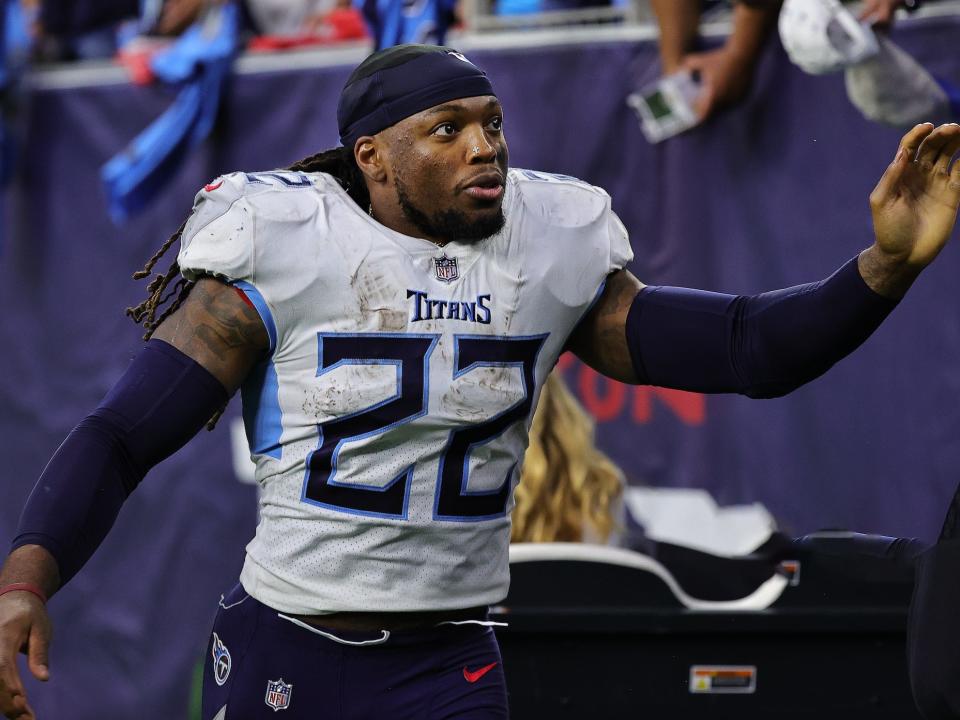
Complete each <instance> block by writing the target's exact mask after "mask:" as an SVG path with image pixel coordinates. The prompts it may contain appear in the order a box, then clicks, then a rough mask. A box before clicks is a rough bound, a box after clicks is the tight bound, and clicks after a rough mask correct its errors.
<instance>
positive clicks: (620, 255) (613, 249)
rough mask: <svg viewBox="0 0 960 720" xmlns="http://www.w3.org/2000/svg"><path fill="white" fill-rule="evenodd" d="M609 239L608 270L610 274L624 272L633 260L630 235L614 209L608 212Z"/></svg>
mask: <svg viewBox="0 0 960 720" xmlns="http://www.w3.org/2000/svg"><path fill="white" fill-rule="evenodd" d="M607 237H608V238H609V241H610V263H609V267H608V268H607V274H609V273H611V272H613V271H614V270H622V269H623V268H625V267H626V266H627V263H629V262H630V261H631V260H633V248H632V247H631V246H630V234H629V233H628V232H627V228H626V227H624V225H623V223H622V222H621V221H620V218H619V217H618V216H617V214H616V213H615V212H614V211H613V210H612V209H608V210H607Z"/></svg>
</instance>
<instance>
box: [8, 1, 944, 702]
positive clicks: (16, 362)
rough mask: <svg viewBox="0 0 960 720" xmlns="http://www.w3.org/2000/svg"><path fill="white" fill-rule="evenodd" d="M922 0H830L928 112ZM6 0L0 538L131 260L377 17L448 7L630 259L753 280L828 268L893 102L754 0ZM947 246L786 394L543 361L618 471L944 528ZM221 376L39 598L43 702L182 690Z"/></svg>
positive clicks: (215, 508) (860, 212) (514, 149)
mask: <svg viewBox="0 0 960 720" xmlns="http://www.w3.org/2000/svg"><path fill="white" fill-rule="evenodd" d="M811 1H812V0H811ZM915 5H916V3H912V2H911V3H904V2H889V3H883V2H879V0H875V1H873V2H868V3H853V4H851V5H850V6H849V11H850V13H851V14H852V15H853V16H855V17H858V18H860V17H861V16H863V17H864V19H865V20H867V21H868V22H872V23H875V26H876V29H877V31H878V34H879V35H880V36H882V37H884V38H888V39H889V40H892V41H893V42H894V43H896V45H897V46H898V47H899V48H902V49H903V51H905V52H906V53H907V54H909V56H910V57H911V58H912V59H913V60H914V61H915V62H916V63H917V65H918V66H920V67H922V69H924V70H925V71H926V72H927V73H929V75H930V77H932V78H935V79H936V80H937V83H938V87H940V88H942V89H943V96H942V97H941V96H939V95H938V96H937V98H936V99H939V100H943V98H946V105H943V103H941V105H940V106H937V109H938V112H939V111H940V110H942V109H943V108H945V107H946V108H954V109H955V108H957V107H958V106H957V105H956V99H955V97H953V96H952V95H951V93H952V92H953V90H952V88H953V87H955V86H957V85H960V2H957V1H956V0H939V1H931V2H926V3H924V4H923V5H922V6H921V7H919V8H917V7H914V6H915ZM907 6H909V7H907ZM4 9H5V11H6V14H5V16H4V18H3V23H4V26H3V31H2V33H0V35H2V42H3V47H2V48H0V58H2V68H0V98H2V100H0V148H2V154H0V181H2V183H3V184H2V192H0V304H2V312H0V345H2V347H3V353H2V355H0V369H2V370H0V451H2V457H3V467H2V469H0V478H2V485H0V488H2V489H0V538H8V539H10V538H12V536H13V534H14V529H15V527H16V523H17V518H18V515H19V512H20V509H21V508H22V506H23V503H24V501H25V499H26V497H27V495H28V493H29V491H30V489H31V488H32V486H33V483H34V482H35V480H36V478H37V476H38V475H39V473H40V471H41V470H42V468H43V465H44V463H45V462H46V460H47V459H48V458H49V456H50V455H51V453H52V452H53V451H54V450H55V449H56V447H57V445H58V444H59V443H60V442H61V441H62V440H63V438H64V437H65V436H66V434H67V433H68V432H69V430H70V429H71V428H72V427H73V426H74V425H75V424H76V423H77V422H78V421H79V420H80V419H81V418H82V417H83V416H84V415H85V414H86V413H87V412H88V411H89V410H90V409H91V408H93V407H94V406H95V405H96V403H97V402H98V401H99V400H100V399H101V398H102V396H103V395H104V394H105V392H106V390H107V389H108V388H109V387H110V386H111V385H112V383H113V382H114V381H115V380H116V379H117V378H118V377H119V375H120V374H121V372H122V371H123V369H124V367H125V366H126V364H127V363H128V362H129V360H130V359H131V357H132V356H133V355H134V353H135V352H136V351H137V349H138V347H139V345H140V332H139V329H138V328H137V327H135V326H134V325H133V324H132V323H131V322H130V321H129V320H128V319H127V318H126V317H125V316H124V312H123V311H124V309H125V308H126V307H128V306H131V305H135V304H137V303H138V302H139V301H140V299H141V298H142V296H143V293H144V292H145V289H144V288H143V283H138V282H134V281H133V280H132V279H131V275H132V273H133V272H134V271H135V270H138V269H139V268H140V267H141V266H142V265H143V263H144V262H145V261H146V259H147V258H149V257H150V256H151V255H153V253H154V252H155V251H156V250H157V248H158V247H159V246H160V244H161V243H162V242H163V241H164V240H165V239H166V238H167V237H168V236H169V235H170V234H171V233H173V232H174V231H176V229H177V228H178V226H179V225H180V223H181V222H182V221H183V220H184V218H185V217H186V216H187V214H188V213H189V212H190V207H191V203H192V198H193V196H194V194H195V193H196V192H197V191H198V190H199V189H200V188H202V187H203V185H204V184H205V183H207V182H209V181H210V180H211V179H213V178H215V177H216V176H217V175H220V174H222V173H226V172H230V171H234V170H246V171H253V170H269V169H272V168H278V167H283V166H286V165H289V164H290V163H292V162H294V161H296V160H298V159H299V158H301V157H304V156H306V155H309V154H312V153H314V152H317V151H319V150H322V149H325V148H329V147H333V146H335V145H336V144H338V140H337V132H336V120H335V110H336V103H337V98H338V95H339V92H340V89H341V88H342V86H343V83H344V81H345V79H346V77H347V75H348V74H349V72H350V70H351V69H352V67H353V66H355V65H356V63H358V62H359V61H361V60H362V59H363V58H364V57H366V55H368V54H369V53H370V52H371V51H372V49H373V47H374V46H375V45H377V44H379V45H380V46H384V45H390V44H395V43H397V42H409V41H436V40H438V39H442V40H443V41H444V42H445V43H446V44H449V45H453V46H455V47H457V48H458V49H460V50H462V51H464V52H466V53H468V54H469V57H470V58H471V59H472V60H473V61H474V62H475V63H476V64H477V65H478V66H480V67H481V68H483V69H484V70H485V71H486V72H487V73H488V75H489V76H490V77H491V79H492V81H493V84H494V87H495V88H496V89H497V92H498V95H499V97H500V99H501V102H502V104H503V106H504V108H505V132H506V135H507V138H508V141H509V144H510V151H511V164H512V165H513V166H515V167H523V168H532V169H537V170H543V171H547V172H555V173H563V174H567V175H574V176H577V177H580V178H582V179H584V180H586V181H588V182H590V183H593V184H596V185H599V186H602V187H603V188H605V189H606V190H607V191H608V192H609V193H610V194H611V195H612V197H613V206H614V209H615V210H616V211H617V213H618V214H619V215H620V217H621V218H622V219H623V221H624V223H625V225H626V227H627V228H628V230H629V231H630V235H631V238H632V243H633V249H634V253H635V260H634V261H633V263H632V265H631V267H630V269H631V270H632V272H633V273H634V274H635V275H636V276H637V277H639V278H640V279H641V280H642V281H644V282H646V283H648V284H669V285H680V286H691V287H699V288H704V289H710V290H716V291H722V292H732V293H754V292H760V291H763V290H767V289H774V288H778V287H785V286H789V285H793V284H799V283H803V282H809V281H812V280H817V279H820V278H822V277H825V276H826V275H827V274H829V273H831V272H832V271H833V270H834V269H836V268H837V267H839V266H840V265H841V264H842V263H843V262H845V261H846V260H848V259H849V258H851V257H853V256H854V255H855V254H856V253H857V252H859V251H860V250H861V249H863V248H864V247H866V246H867V245H869V244H870V243H871V242H872V230H871V221H870V214H869V208H868V204H867V196H868V194H869V193H870V191H871V189H872V188H873V186H874V184H875V183H876V181H877V179H878V178H879V176H880V175H881V174H882V172H883V170H884V168H885V167H886V165H887V164H888V163H889V162H890V160H891V159H892V157H893V153H894V151H895V149H896V147H897V143H898V139H899V137H900V135H901V134H902V131H903V130H902V128H900V127H897V125H896V123H890V122H884V121H883V118H879V119H880V121H878V118H877V117H868V116H867V115H866V114H865V112H864V110H863V107H861V105H862V103H861V105H858V104H856V103H855V102H854V101H853V100H855V99H856V98H852V97H851V90H850V89H849V78H847V77H845V72H844V71H842V70H841V71H839V72H832V73H831V72H826V73H824V74H810V73H809V72H807V71H805V70H809V68H803V67H801V66H798V64H795V62H792V61H791V57H788V54H787V53H786V52H785V50H784V45H783V43H782V42H781V40H780V36H779V34H778V30H777V12H778V10H779V3H774V2H759V3H758V2H751V3H745V4H739V3H725V2H712V3H700V2H687V1H686V0H669V1H668V2H660V3H657V2H654V5H653V6H651V4H650V3H649V2H647V1H645V0H610V1H609V2H608V1H606V0H459V2H456V3H454V2H452V0H451V1H450V2H448V1H447V0H416V1H415V2H410V1H409V0H407V1H406V2H394V0H368V1H367V2H361V3H360V4H358V5H351V4H350V3H349V0H316V1H313V0H246V2H244V3H240V4H234V3H229V2H204V1H202V0H165V1H164V0H140V1H139V2H138V0H86V1H83V0H72V1H69V2H68V1H61V0H49V1H47V2H44V1H39V2H38V1H37V0H33V1H28V0H23V2H12V1H11V2H7V3H5V7H4ZM908 11H909V12H908ZM891 13H892V14H891ZM794 60H796V58H794ZM909 67H912V66H909ZM664 76H670V77H674V78H676V77H678V76H684V77H688V78H690V79H692V81H693V83H694V85H695V91H694V93H693V94H692V95H689V96H687V105H686V106H684V104H683V103H684V100H683V98H682V97H681V98H680V99H679V100H678V99H676V97H673V100H671V98H670V97H667V101H669V102H667V105H666V106H665V109H664V106H660V105H658V102H659V101H660V100H662V99H663V98H662V97H661V98H659V99H658V97H656V93H657V92H661V93H666V94H667V95H669V92H668V89H664V88H662V87H659V86H658V85H657V83H658V82H659V80H660V79H661V78H663V77H664ZM924 77H926V76H924ZM631 98H632V100H631ZM951 99H952V100H953V102H954V104H953V105H950V101H951ZM671 103H674V104H671ZM684 107H686V110H684ZM644 108H646V109H645V110H644ZM651 113H652V114H651ZM651 117H652V118H653V124H652V125H651ZM644 118H646V121H647V126H646V130H644V126H643V121H644ZM671 118H672V119H678V118H679V120H680V121H682V122H680V123H679V125H678V124H676V123H674V124H672V125H671V123H670V122H665V120H671ZM658 121H661V122H660V124H659V125H657V122H658ZM651 128H653V129H652V130H651ZM657 128H659V130H657ZM678 128H680V129H682V130H684V132H678ZM659 131H665V135H664V136H663V137H658V136H656V133H657V132H659ZM674 132H677V134H671V133H674ZM651 133H652V134H651ZM651 140H656V141H655V142H653V141H651ZM957 277H960V248H958V247H957V243H956V238H954V242H953V243H952V244H951V245H948V247H947V248H946V249H945V250H944V252H943V254H942V256H941V257H940V258H939V259H938V260H937V262H936V263H935V264H934V265H933V266H932V267H931V268H929V269H928V270H927V271H926V272H925V273H924V276H923V277H922V278H921V280H920V281H919V282H918V283H917V285H916V286H915V288H914V289H913V290H911V292H910V294H909V295H908V296H907V298H906V299H905V300H904V301H903V302H902V303H901V305H900V307H898V308H897V310H896V311H895V312H894V313H893V315H892V316H891V317H890V318H889V319H888V320H887V321H886V322H885V323H884V324H883V326H882V327H881V328H880V329H879V331H878V332H877V333H876V334H875V335H874V336H873V337H872V338H871V339H870V340H869V341H868V342H867V343H866V344H865V346H864V347H862V348H861V349H860V350H858V351H857V352H856V353H854V355H853V356H851V357H850V358H848V359H846V360H844V361H842V362H841V363H839V365H838V366H836V367H835V368H834V369H833V370H831V371H830V372H829V373H828V374H827V375H826V376H825V377H824V378H822V379H820V380H818V381H816V382H814V383H813V384H811V385H809V386H806V387H804V388H801V389H800V390H798V391H797V392H795V393H793V394H791V395H790V396H788V397H785V398H781V399H775V400H763V401H756V400H749V399H747V398H743V397H732V396H710V397H707V396H702V395H698V394H692V393H683V392H677V391H670V390H663V389H659V388H651V387H627V386H624V385H620V384H618V383H615V382H612V381H609V380H607V379H605V378H603V377H601V376H599V375H597V374H596V373H594V372H593V371H591V370H590V369H588V368H586V367H585V366H583V365H581V364H580V363H579V362H577V361H576V360H575V359H574V358H572V357H566V356H565V357H564V358H563V359H562V360H561V363H560V365H559V371H560V373H561V374H562V375H563V377H564V379H565V380H566V381H567V384H568V385H569V386H570V388H571V389H572V390H573V391H574V393H575V394H576V395H577V396H578V398H579V399H580V401H581V402H582V404H583V405H584V407H585V408H586V409H587V411H588V412H589V413H590V414H591V415H592V416H593V417H594V418H595V420H596V423H597V439H598V444H599V446H600V447H601V448H602V449H603V450H605V451H606V452H607V453H608V454H609V455H610V456H611V458H612V459H613V460H614V461H615V462H616V463H617V465H619V467H620V468H621V469H622V471H623V473H624V475H625V477H626V479H627V482H628V483H629V485H631V486H637V487H651V488H700V489H705V490H706V491H708V492H709V494H710V496H712V498H713V499H714V500H715V501H716V502H717V503H718V504H719V505H720V506H730V505H748V506H754V505H756V506H758V507H759V506H762V507H763V508H765V510H766V512H768V513H769V514H770V516H772V518H774V519H775V522H776V524H777V526H778V527H779V528H780V529H781V530H783V531H784V532H785V533H788V534H802V533H807V532H811V531H814V530H818V529H823V528H845V529H852V530H857V531H863V532H879V533H884V534H888V535H905V536H915V537H919V538H923V539H926V540H932V539H934V538H935V537H936V534H937V532H938V531H939V528H940V524H941V522H942V519H943V514H944V512H945V509H946V506H947V503H948V502H949V499H950V497H951V496H952V495H953V492H954V490H955V488H956V486H957V484H958V480H960V477H958V471H957V469H958V468H960V403H958V398H960V363H958V359H960V296H958V294H957ZM238 405H239V401H238V400H234V401H233V402H232V403H231V406H230V408H229V410H228V412H227V416H226V418H225V421H223V422H221V423H220V425H219V426H218V427H217V429H216V430H215V431H214V432H212V433H206V432H205V433H204V434H203V435H202V436H200V437H198V438H196V439H195V440H194V441H193V442H192V443H190V444H189V446H188V447H186V448H185V449H184V450H182V451H181V452H179V453H178V454H177V455H175V456H174V457H172V458H171V459H169V460H168V461H166V462H165V463H164V464H162V465H161V466H160V467H158V468H156V469H155V470H153V471H152V473H151V475H150V477H149V479H148V480H147V481H146V482H145V483H144V484H143V485H142V486H141V487H140V488H139V489H138V490H137V491H136V492H135V493H134V494H133V495H132V496H131V498H130V499H129V500H128V502H127V504H126V507H125V508H124V510H123V512H122V514H121V516H120V518H119V521H118V522H117V525H116V526H115V528H114V530H113V532H112V533H111V535H110V536H109V538H108V539H107V541H106V542H105V543H104V545H103V546H102V547H101V549H100V551H99V552H98V554H97V555H96V556H95V557H94V559H93V560H92V561H91V562H90V563H89V564H88V565H87V567H86V568H85V569H84V570H83V571H82V572H81V573H80V574H79V575H78V576H77V577H76V578H75V579H74V580H73V581H72V582H71V583H70V585H69V586H68V587H67V588H66V589H65V590H64V591H63V592H62V593H60V594H59V595H58V596H57V598H56V599H55V600H54V601H53V603H52V605H51V612H52V615H53V619H54V626H55V628H56V634H55V639H54V644H53V650H52V659H51V669H52V673H53V680H52V681H51V683H49V684H48V685H46V686H43V687H38V686H37V684H36V683H33V684H32V685H30V686H29V688H30V690H29V691H30V693H31V698H32V701H33V705H34V707H35V708H36V709H37V710H38V712H39V716H40V717H41V718H70V719H71V720H87V719H92V718H98V720H104V719H107V720H109V719H112V718H118V719H119V718H133V717H136V718H140V719H143V720H146V719H153V718H156V719H158V720H159V719H160V718H166V719H169V718H187V717H193V715H192V714H191V713H192V712H193V711H192V710H191V705H190V704H191V687H192V684H193V676H194V673H195V668H196V665H197V662H198V660H199V659H200V658H201V657H202V655H203V653H204V647H205V644H206V639H207V634H208V632H209V627H210V623H211V621H212V618H213V615H214V613H215V610H216V605H217V600H218V598H219V597H220V593H222V592H224V591H225V590H226V589H227V588H229V587H230V586H231V585H232V584H233V583H234V582H235V581H236V578H237V575H238V573H239V569H240V566H241V563H242V559H243V548H244V545H245V544H246V542H247V541H248V540H249V539H250V538H251V537H252V534H253V531H254V527H255V523H256V487H255V485H253V484H252V483H251V474H250V469H249V467H248V465H247V462H248V461H247V459H246V456H245V455H246V450H245V448H243V446H242V438H243V434H242V430H240V429H239V427H238V425H237V422H238V419H237V418H238V415H239V412H238Z"/></svg>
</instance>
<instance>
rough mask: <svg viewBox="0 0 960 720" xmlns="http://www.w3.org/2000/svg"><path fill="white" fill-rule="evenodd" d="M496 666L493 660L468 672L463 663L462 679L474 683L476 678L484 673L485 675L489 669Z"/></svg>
mask: <svg viewBox="0 0 960 720" xmlns="http://www.w3.org/2000/svg"><path fill="white" fill-rule="evenodd" d="M496 666H497V664H496V663H495V662H492V663H490V664H489V665H484V666H483V667H482V668H480V669H478V670H474V671H473V672H470V671H469V670H467V666H466V665H464V666H463V679H464V680H466V681H467V682H468V683H475V682H476V681H477V680H479V679H480V678H482V677H483V676H484V675H486V674H487V673H488V672H490V671H491V670H493V669H494V668H495V667H496Z"/></svg>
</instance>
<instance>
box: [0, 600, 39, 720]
mask: <svg viewBox="0 0 960 720" xmlns="http://www.w3.org/2000/svg"><path fill="white" fill-rule="evenodd" d="M50 634H51V626H50V618H49V616H48V615H47V609H46V607H45V606H44V604H43V602H41V601H40V599H39V598H38V597H36V596H35V595H32V594H30V593H27V592H11V593H7V594H5V595H2V596H0V712H2V713H3V716H4V717H5V718H11V719H15V720H34V718H36V715H35V714H34V712H33V710H32V709H31V708H30V705H29V704H28V703H27V693H26V690H25V689H24V687H23V681H22V680H21V679H20V673H19V672H18V670H17V653H18V652H19V651H23V652H26V654H27V665H28V667H29V668H30V672H31V673H33V676H34V677H35V678H37V679H38V680H47V679H49V677H50V670H49V667H48V661H47V657H48V650H49V647H50Z"/></svg>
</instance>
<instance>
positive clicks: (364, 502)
mask: <svg viewBox="0 0 960 720" xmlns="http://www.w3.org/2000/svg"><path fill="white" fill-rule="evenodd" d="M439 337H440V336H439V335H413V334H389V333H361V334H342V333H319V335H318V341H319V367H318V369H317V375H318V376H320V375H323V374H325V373H327V372H330V371H331V370H333V369H334V368H336V367H339V366H341V365H345V364H352V365H393V366H394V367H395V368H396V373H397V392H396V393H395V394H394V395H393V396H392V397H389V398H387V399H386V400H383V401H381V402H378V403H375V404H373V405H370V406H369V407H366V408H364V409H362V410H359V411H357V412H354V413H351V414H349V415H345V416H342V417H338V418H336V419H334V420H330V421H327V422H325V423H321V424H320V425H319V426H318V427H319V430H320V444H319V446H318V447H317V449H316V450H314V451H313V452H312V453H310V455H309V456H308V457H307V459H306V465H307V472H306V478H305V481H304V492H303V499H304V501H305V502H309V503H312V504H316V505H320V506H322V507H326V508H330V509H332V510H338V511H341V512H347V513H354V514H361V515H373V516H377V517H385V518H395V519H405V518H406V517H407V501H408V497H409V492H410V483H411V481H412V478H413V472H414V468H415V466H416V463H414V464H412V465H410V466H409V467H408V468H406V469H405V470H404V471H403V472H401V473H400V474H399V475H398V476H396V477H394V478H393V479H391V480H390V481H389V482H388V483H387V484H386V485H382V486H370V485H359V484H352V483H351V484H347V483H339V482H337V480H336V472H337V463H338V459H339V455H340V451H341V449H342V447H343V445H344V444H345V443H348V442H350V441H354V440H361V439H365V438H370V437H373V436H376V435H381V434H383V433H386V432H388V431H390V430H392V429H394V428H396V427H398V426H400V425H403V424H406V423H409V422H411V421H413V420H415V419H417V418H419V417H422V416H423V415H426V414H427V413H428V412H429V410H430V408H429V407H428V404H429V400H430V394H429V387H428V378H429V376H430V357H431V353H432V352H433V349H434V348H435V347H436V344H437V342H438V340H439ZM546 338H547V335H535V336H526V337H492V336H489V335H455V336H454V338H453V341H454V357H455V359H454V367H453V377H452V381H454V382H455V381H456V380H457V378H460V377H462V376H464V375H466V374H467V373H470V372H472V371H474V370H476V369H477V368H480V367H515V368H517V369H519V371H520V374H521V377H522V380H523V396H522V397H521V398H520V399H519V400H518V401H517V402H515V403H514V404H513V405H511V406H510V407H508V408H507V409H505V410H503V411H502V412H500V413H499V414H497V415H494V416H493V417H491V418H489V419H488V420H486V421H483V422H480V423H476V424H470V425H464V426H462V427H458V428H455V429H453V430H451V431H450V434H449V437H448V439H447V443H446V446H445V447H444V449H443V452H442V454H441V457H440V464H439V471H438V473H437V487H436V492H435V498H434V507H433V517H434V519H435V520H448V521H461V522H470V521H478V520H487V519H491V518H497V517H502V516H503V515H504V514H505V512H506V505H507V500H508V498H509V494H510V487H511V483H510V478H511V476H512V475H513V472H514V470H515V468H516V464H514V465H513V466H511V467H510V469H509V471H508V472H507V473H506V475H505V477H504V478H503V482H502V483H501V485H500V486H499V487H498V488H497V489H495V490H492V491H473V492H471V491H468V490H467V484H468V479H469V474H470V453H471V452H472V451H473V449H474V448H477V447H479V446H482V445H485V444H487V443H490V442H493V441H494V440H496V438H498V437H499V436H500V435H502V434H503V433H505V432H506V431H507V430H508V429H509V428H510V427H512V426H513V425H514V424H515V423H518V422H524V421H525V420H526V418H527V417H528V415H529V414H530V409H531V405H532V403H533V394H534V388H535V387H536V385H535V379H534V372H535V367H536V361H537V356H538V354H539V352H540V350H541V348H542V347H543V343H544V341H545V340H546Z"/></svg>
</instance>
